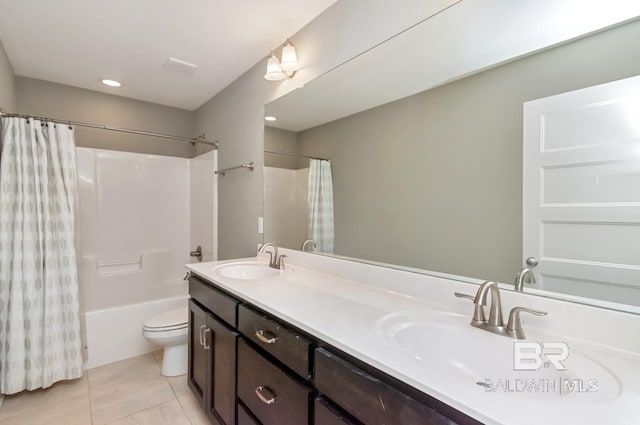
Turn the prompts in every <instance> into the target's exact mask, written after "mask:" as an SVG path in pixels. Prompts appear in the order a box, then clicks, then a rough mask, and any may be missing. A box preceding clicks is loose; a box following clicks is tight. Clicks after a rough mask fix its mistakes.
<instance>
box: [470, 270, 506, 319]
mask: <svg viewBox="0 0 640 425" xmlns="http://www.w3.org/2000/svg"><path fill="white" fill-rule="evenodd" d="M489 292H490V293H491V308H490V309H489V321H488V322H485V323H475V324H474V323H472V325H473V326H475V327H477V328H482V329H487V330H488V331H490V332H494V329H498V328H502V327H503V324H504V322H503V320H502V301H501V300H500V288H498V284H497V283H496V282H492V281H490V280H488V281H486V282H484V283H483V284H482V285H480V288H478V292H477V293H476V298H475V299H474V300H473V303H474V304H475V305H481V306H486V305H487V294H488V293H489Z"/></svg>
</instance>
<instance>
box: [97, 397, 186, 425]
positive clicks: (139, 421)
mask: <svg viewBox="0 0 640 425" xmlns="http://www.w3.org/2000/svg"><path fill="white" fill-rule="evenodd" d="M109 425H190V422H189V419H187V416H186V414H185V412H184V411H183V410H182V407H181V406H180V403H178V400H171V401H168V402H166V403H162V404H160V405H158V406H154V407H152V408H150V409H147V410H143V411H142V412H138V413H135V414H133V415H131V416H127V417H126V418H123V419H119V420H117V421H115V422H110V423H109Z"/></svg>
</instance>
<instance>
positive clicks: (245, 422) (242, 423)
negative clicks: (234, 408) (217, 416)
mask: <svg viewBox="0 0 640 425" xmlns="http://www.w3.org/2000/svg"><path fill="white" fill-rule="evenodd" d="M238 425H260V423H259V422H257V421H256V420H255V419H253V416H251V413H249V412H247V409H245V407H244V406H243V405H242V404H240V403H238Z"/></svg>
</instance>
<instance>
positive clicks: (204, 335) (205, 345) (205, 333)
mask: <svg viewBox="0 0 640 425" xmlns="http://www.w3.org/2000/svg"><path fill="white" fill-rule="evenodd" d="M209 332H211V329H209V328H207V329H205V330H204V333H203V334H202V341H203V344H202V345H203V346H204V349H205V350H208V349H209V348H211V346H210V345H208V344H207V333H209Z"/></svg>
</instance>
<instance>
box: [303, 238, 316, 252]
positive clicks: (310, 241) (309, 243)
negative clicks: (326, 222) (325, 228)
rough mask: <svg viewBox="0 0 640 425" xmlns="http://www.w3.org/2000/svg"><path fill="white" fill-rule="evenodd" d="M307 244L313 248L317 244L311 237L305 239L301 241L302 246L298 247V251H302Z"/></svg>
mask: <svg viewBox="0 0 640 425" xmlns="http://www.w3.org/2000/svg"><path fill="white" fill-rule="evenodd" d="M307 245H311V246H312V247H313V249H317V248H318V244H317V243H316V241H314V240H313V239H307V240H306V241H304V242H302V247H301V248H300V251H303V252H304V250H305V248H306V247H307Z"/></svg>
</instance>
